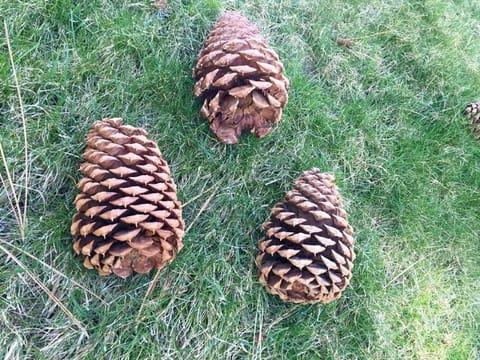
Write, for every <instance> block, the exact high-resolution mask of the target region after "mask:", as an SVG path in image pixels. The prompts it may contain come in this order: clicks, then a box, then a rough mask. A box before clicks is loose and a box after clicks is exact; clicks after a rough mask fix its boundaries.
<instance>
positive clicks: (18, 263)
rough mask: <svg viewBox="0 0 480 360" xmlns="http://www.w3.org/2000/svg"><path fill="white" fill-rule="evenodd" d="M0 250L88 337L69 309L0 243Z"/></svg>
mask: <svg viewBox="0 0 480 360" xmlns="http://www.w3.org/2000/svg"><path fill="white" fill-rule="evenodd" d="M0 250H2V251H3V252H4V253H5V254H7V255H8V256H9V257H10V258H11V259H12V260H13V261H14V262H15V263H16V264H17V265H18V266H20V268H21V269H22V270H24V271H25V272H26V273H27V275H28V276H29V277H30V278H31V279H32V280H33V281H34V282H35V283H36V284H37V285H38V286H39V287H40V288H41V289H42V290H43V291H44V292H45V293H46V294H47V295H48V297H49V298H50V299H51V300H52V301H53V302H54V303H55V304H56V305H57V306H58V307H59V308H60V309H61V310H62V311H63V312H64V313H65V314H66V315H67V316H68V317H69V319H70V320H71V321H72V322H73V323H74V324H75V325H76V326H77V327H78V328H79V329H80V331H82V333H84V334H85V335H86V336H87V337H88V333H87V330H86V329H85V328H84V327H83V325H82V323H81V322H80V321H79V320H78V319H77V318H76V317H75V315H73V314H72V312H71V311H70V310H68V308H67V307H66V306H65V305H64V304H63V303H62V302H61V301H60V299H59V298H58V297H57V296H55V294H54V293H52V292H51V291H50V290H49V289H48V288H47V287H46V286H45V284H44V283H43V282H42V281H41V280H40V279H39V278H38V277H37V276H36V275H35V274H34V273H32V272H31V271H30V270H28V268H27V267H26V266H25V265H24V264H23V263H22V262H21V261H20V260H19V259H18V258H17V257H16V256H15V255H13V254H12V253H11V252H10V251H9V250H7V249H5V248H4V247H3V246H1V245H0Z"/></svg>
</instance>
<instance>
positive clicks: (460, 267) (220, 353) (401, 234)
mask: <svg viewBox="0 0 480 360" xmlns="http://www.w3.org/2000/svg"><path fill="white" fill-rule="evenodd" d="M169 3H170V11H169V16H168V17H166V18H165V17H163V16H161V14H160V13H159V12H158V11H157V9H155V8H154V7H152V6H151V5H150V1H140V2H127V1H124V2H120V1H98V0H92V1H82V2H80V1H73V0H43V1H41V0H38V1H36V0H35V1H29V2H26V1H18V0H12V1H7V0H1V1H0V14H1V16H0V19H4V20H5V22H6V24H7V27H8V30H9V33H10V38H11V42H12V50H13V57H14V59H15V63H16V67H17V72H18V78H19V82H20V88H21V90H22V95H23V101H24V105H25V115H26V120H27V132H28V141H29V148H28V150H29V167H30V182H29V183H30V187H29V203H28V226H27V231H26V234H25V239H24V240H22V239H21V237H20V235H19V232H18V227H17V226H16V225H15V221H14V215H13V209H11V207H10V205H9V204H8V202H7V197H6V196H7V193H11V192H10V189H5V188H3V187H2V188H1V189H0V190H1V192H0V240H2V242H0V245H2V246H3V247H4V248H5V249H8V250H9V251H11V252H12V253H13V254H14V255H15V256H17V257H18V259H19V260H20V261H22V263H23V264H25V266H26V267H27V268H28V269H29V270H30V271H31V272H33V273H34V274H36V275H37V276H38V277H39V278H40V280H41V281H42V282H43V283H44V284H45V285H46V286H47V287H48V288H49V289H50V290H51V291H52V292H53V293H54V294H55V295H56V296H57V297H58V299H59V300H60V301H61V302H62V303H63V304H64V305H65V306H66V307H67V308H68V309H69V310H70V311H71V312H72V314H73V315H74V316H75V317H76V318H77V319H78V320H79V321H80V322H81V323H82V326H83V327H84V328H85V329H86V332H87V333H88V337H86V336H85V334H84V333H82V331H80V330H79V328H78V327H77V326H75V324H73V323H72V321H71V320H70V319H69V318H68V317H67V316H66V315H65V313H64V312H63V311H61V310H60V308H59V307H58V306H56V305H55V303H53V302H52V300H50V299H49V298H48V296H47V295H46V293H45V292H44V291H42V290H41V289H40V288H39V287H38V286H37V284H35V283H34V282H33V281H32V279H31V278H30V277H29V276H28V275H27V273H26V272H25V271H24V270H23V269H22V268H20V267H19V266H17V264H16V263H15V262H13V261H12V260H11V258H10V257H8V256H7V255H6V254H5V253H4V252H0V358H7V359H83V358H84V359H104V358H105V359H129V358H131V359H182V358H184V359H194V358H198V359H247V358H251V359H308V360H309V359H434V360H437V359H459V360H462V359H478V357H479V356H480V353H479V351H480V349H479V347H480V336H479V334H480V326H479V325H478V324H479V323H480V257H479V253H480V241H479V238H480V216H479V209H480V144H479V143H478V142H476V141H475V140H474V137H473V135H472V134H471V133H470V132H469V129H468V126H467V120H466V119H465V117H464V116H463V114H462V109H463V106H464V105H465V104H466V103H468V102H472V101H476V100H477V101H478V100H480V47H479V42H478V39H479V37H480V7H479V6H478V4H477V3H476V2H475V1H468V0H465V1H456V0H435V1H433V0H426V1H420V0H411V1H407V0H386V1H380V0H365V1H359V0H349V1H340V0H332V1H323V2H318V4H317V5H313V3H315V2H313V1H302V0H299V1H293V0H292V1H287V0H284V1H276V0H267V1H258V0H255V1H227V0H225V1H221V0H191V1H187V0H184V1H179V0H171V1H169ZM224 9H241V10H242V11H243V12H244V13H245V15H247V16H249V17H250V19H252V20H253V21H254V22H255V23H256V24H257V25H258V26H259V28H260V29H261V31H262V33H263V34H264V35H265V36H266V37H267V38H268V40H269V41H270V43H271V45H272V46H273V47H274V48H275V49H276V50H277V51H278V53H279V55H280V56H281V58H282V60H283V62H284V64H285V67H286V73H287V76H288V77H289V78H290V80H291V87H290V91H289V94H290V102H289V104H288V105H287V107H286V109H285V112H284V116H283V119H282V121H281V122H280V123H279V124H278V125H277V126H276V127H275V128H274V130H273V131H272V133H271V134H270V135H268V136H267V137H265V138H263V139H258V138H254V137H252V136H249V135H246V136H243V137H242V138H241V141H240V143H239V144H238V145H235V146H228V145H223V144H220V143H219V142H218V141H217V140H216V139H215V137H214V136H213V134H212V133H211V132H210V131H209V129H208V124H207V122H206V121H204V120H203V119H201V118H200V115H199V109H200V106H201V104H200V103H199V102H198V101H196V100H195V99H193V97H192V91H193V84H194V81H193V79H192V78H191V68H192V67H193V65H194V63H195V60H196V55H197V53H198V51H199V50H200V48H201V45H202V41H203V40H204V38H205V36H206V34H207V33H208V31H209V30H210V29H211V26H212V24H213V22H214V20H215V19H216V17H217V16H218V15H219V14H220V12H221V11H222V10H224ZM335 34H340V35H342V36H344V37H347V38H353V39H354V47H353V48H352V50H351V51H350V50H348V49H346V48H343V47H340V46H338V45H337V44H336V43H335V42H333V41H332V40H331V37H332V36H333V35H335ZM108 116H120V117H123V118H124V119H125V122H126V123H128V124H131V125H135V126H143V127H145V128H146V129H147V130H148V131H149V133H150V135H151V137H152V138H153V139H155V141H157V143H158V144H159V146H160V148H161V150H162V152H163V154H164V156H165V158H166V159H167V160H168V161H169V162H170V165H171V169H172V172H173V175H174V177H175V181H176V182H177V185H178V188H179V192H180V198H181V199H182V200H183V201H184V202H187V201H188V200H189V199H192V198H193V197H195V196H197V195H200V196H199V197H198V198H197V199H196V200H194V201H192V202H189V203H188V204H187V206H186V207H185V209H184V215H185V220H186V223H187V225H188V224H190V223H191V222H192V221H193V219H194V218H195V217H196V216H197V214H198V212H199V210H200V208H201V207H202V205H203V204H204V203H205V201H206V200H207V199H208V198H209V196H210V195H211V194H213V197H212V198H211V201H210V202H209V203H208V206H207V207H206V209H205V211H204V212H203V213H201V214H200V216H199V217H198V220H197V221H196V222H195V224H194V225H193V227H192V228H191V230H190V231H189V232H188V234H187V235H186V237H185V248H184V250H183V251H182V252H181V253H180V254H179V255H178V257H177V259H176V260H175V261H174V262H173V263H172V264H171V265H170V266H168V267H167V268H165V269H164V270H163V271H162V273H161V277H160V281H159V284H158V285H157V287H156V289H155V290H154V292H153V294H152V295H151V296H150V297H149V298H148V300H147V302H146V303H145V308H144V311H143V314H142V316H141V322H140V323H138V324H136V322H135V318H136V315H137V312H138V311H139V309H140V306H141V304H142V300H143V297H144V295H145V292H146V290H147V288H148V285H149V283H150V280H151V279H152V277H153V274H151V275H148V276H139V275H137V276H133V277H131V278H129V279H127V280H122V279H119V278H99V277H98V276H97V275H96V273H94V272H92V271H87V270H86V269H84V268H83V267H82V264H81V261H79V259H78V258H77V256H75V254H74V253H73V251H72V247H71V244H72V240H71V238H70V235H69V225H70V219H71V216H72V215H73V210H74V209H73V206H72V201H73V198H74V196H75V195H76V192H77V190H76V188H75V184H76V182H77V181H78V179H79V178H80V174H79V172H78V166H79V163H80V161H81V158H80V156H81V153H82V151H83V148H84V139H85V134H86V132H87V131H88V129H89V127H90V126H91V124H92V123H93V122H94V121H95V120H98V119H101V118H104V117H108ZM0 139H1V144H2V146H3V148H4V150H5V152H6V155H7V163H8V165H9V167H10V169H11V170H12V173H13V176H14V182H15V185H16V190H17V192H18V193H19V194H20V195H22V192H23V190H24V188H23V187H22V184H24V182H23V181H24V179H23V177H22V174H23V171H24V168H25V164H24V159H23V138H22V123H21V118H20V112H19V107H18V99H17V97H16V90H15V83H14V79H13V75H12V67H11V66H10V63H9V60H8V52H7V45H6V38H5V34H4V33H2V34H1V35H0ZM314 166H316V167H319V168H321V169H322V170H323V171H325V172H332V173H334V174H335V176H336V178H337V184H338V185H339V187H340V189H341V191H342V195H343V197H344V198H345V202H346V206H347V210H348V213H349V216H350V222H351V224H352V225H353V226H354V228H355V238H356V252H357V255H358V256H357V260H356V264H355V269H354V276H353V280H352V285H351V287H349V288H348V290H347V291H346V292H345V293H344V295H343V296H342V298H341V299H340V300H338V301H336V302H334V303H331V304H329V305H309V306H298V305H290V304H284V303H282V302H281V301H280V300H278V299H277V298H275V297H272V296H270V295H268V294H267V293H266V292H265V291H264V289H262V287H261V286H260V285H259V283H258V281H257V273H256V269H255V265H254V257H255V255H256V244H257V240H258V239H259V238H260V237H261V236H262V234H261V231H260V224H261V223H262V222H263V221H264V220H265V219H266V218H267V216H268V213H269V210H270V208H271V207H272V206H273V205H274V203H275V202H277V201H279V200H281V199H282V196H283V194H284V192H285V191H287V190H288V189H289V188H290V187H291V186H292V182H293V180H294V179H295V178H296V177H297V176H298V175H299V174H300V173H301V172H302V171H304V170H307V169H309V168H311V167H314ZM1 174H2V175H3V176H5V175H6V173H5V169H4V168H3V167H1ZM211 187H213V190H209V191H208V189H209V188H211ZM6 242H7V243H9V244H12V245H15V246H17V247H19V248H20V250H19V249H15V248H13V247H11V246H10V245H6V244H5V243H6ZM25 252H28V253H31V254H32V255H34V256H35V257H37V258H39V259H41V260H43V261H45V262H46V263H48V264H50V265H51V266H53V267H54V268H56V269H57V270H59V271H60V272H61V273H63V274H64V275H65V276H66V278H65V277H62V276H60V275H59V274H58V273H55V272H53V271H52V270H51V269H49V268H47V267H45V266H43V265H42V264H41V263H39V262H38V261H37V260H35V259H32V258H30V257H28V256H27V255H25ZM69 279H72V280H76V281H78V282H80V283H81V284H82V285H83V286H85V287H86V288H88V289H89V290H90V291H92V292H93V293H94V294H96V295H98V296H100V297H101V298H102V299H103V301H104V303H103V302H102V301H100V300H98V299H97V298H96V297H94V296H93V295H92V294H91V293H88V292H87V291H86V290H85V289H83V288H81V287H78V286H76V285H75V284H74V283H72V282H71V281H70V280H69Z"/></svg>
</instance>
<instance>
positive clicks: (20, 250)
mask: <svg viewBox="0 0 480 360" xmlns="http://www.w3.org/2000/svg"><path fill="white" fill-rule="evenodd" d="M0 242H1V243H2V244H5V245H7V246H10V247H12V248H14V249H15V250H17V251H19V252H21V253H22V254H24V255H26V256H28V257H29V258H31V259H34V260H36V261H38V262H39V263H40V264H42V265H43V266H45V267H46V268H47V269H49V270H51V271H53V272H54V273H55V274H57V275H59V276H61V277H63V278H64V279H67V280H68V281H70V282H71V283H72V284H74V285H76V286H78V287H79V288H81V289H82V290H84V291H85V292H87V293H89V294H90V295H92V296H93V297H95V298H96V299H98V300H99V301H101V302H102V303H103V304H104V305H108V303H107V302H106V301H105V300H103V299H102V298H101V297H100V296H98V295H97V294H95V293H94V292H93V291H91V290H89V289H87V288H86V287H85V286H83V285H82V284H80V283H79V282H77V281H75V280H73V279H70V278H69V277H68V276H67V275H65V274H63V273H62V272H61V271H59V270H57V269H55V268H54V267H53V266H51V265H49V264H47V263H46V262H45V261H43V260H40V259H39V258H37V257H36V256H35V255H32V254H30V253H29V252H28V251H25V250H23V249H21V248H19V247H18V246H15V245H13V244H10V243H9V242H7V241H5V240H2V239H0Z"/></svg>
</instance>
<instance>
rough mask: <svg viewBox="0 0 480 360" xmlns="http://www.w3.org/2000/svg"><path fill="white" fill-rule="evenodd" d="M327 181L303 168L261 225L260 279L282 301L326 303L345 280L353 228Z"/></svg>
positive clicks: (349, 271)
mask: <svg viewBox="0 0 480 360" xmlns="http://www.w3.org/2000/svg"><path fill="white" fill-rule="evenodd" d="M333 180H334V177H333V176H332V175H330V174H322V173H320V170H318V169H315V168H314V169H312V170H310V171H307V172H304V173H303V174H302V175H301V176H300V178H298V179H297V181H296V182H295V188H294V189H293V190H292V191H289V192H288V193H287V195H286V196H285V201H284V202H283V203H279V204H276V205H275V206H274V208H273V209H272V212H271V215H270V219H269V220H268V221H267V222H265V223H264V224H263V230H264V231H265V232H266V234H267V237H266V238H263V239H261V240H260V241H259V249H260V254H259V255H258V257H257V266H258V268H259V270H260V282H261V283H263V284H264V285H265V286H266V287H267V290H268V291H269V292H270V293H272V294H274V295H278V296H279V297H280V298H281V299H282V300H284V301H289V302H294V303H301V304H310V303H317V302H322V303H329V302H330V301H332V300H335V299H337V298H339V297H340V296H341V294H342V292H343V290H344V289H345V288H346V286H347V285H348V284H349V282H350V278H351V276H352V268H353V260H354V259H355V254H354V252H353V245H354V240H353V238H352V233H353V230H352V228H351V227H350V225H349V224H348V222H347V214H346V213H345V210H344V208H343V204H342V200H341V198H340V195H339V194H338V189H337V187H336V186H335V185H334V184H333V182H332V181H333Z"/></svg>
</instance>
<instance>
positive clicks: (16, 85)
mask: <svg viewBox="0 0 480 360" xmlns="http://www.w3.org/2000/svg"><path fill="white" fill-rule="evenodd" d="M3 26H4V28H5V38H6V40H7V48H8V56H9V59H10V64H11V66H12V73H13V79H14V80H15V88H16V90H17V97H18V104H19V107H20V117H21V118H22V128H23V141H24V144H23V146H24V150H25V184H24V186H25V190H24V200H23V231H25V225H26V222H27V207H28V206H27V205H28V203H27V202H28V170H29V169H28V140H27V123H26V121H25V112H24V110H23V100H22V93H21V91H20V85H19V83H18V77H17V71H16V69H15V63H14V61H13V52H12V47H11V45H10V36H9V33H8V27H7V22H6V21H3ZM17 205H18V203H17ZM19 215H20V214H19Z"/></svg>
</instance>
